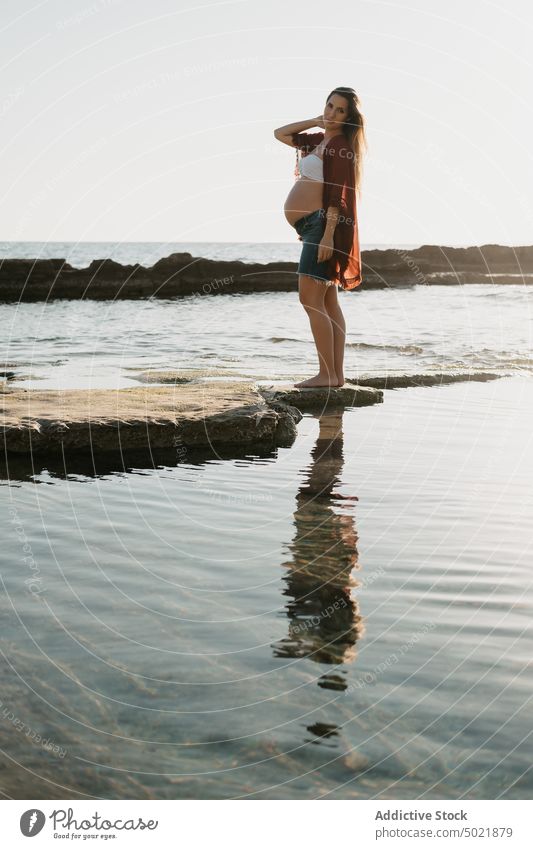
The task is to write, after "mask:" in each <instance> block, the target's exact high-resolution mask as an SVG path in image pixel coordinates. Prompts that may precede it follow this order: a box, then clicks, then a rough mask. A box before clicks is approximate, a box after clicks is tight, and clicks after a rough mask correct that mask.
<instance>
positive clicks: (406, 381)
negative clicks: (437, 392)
mask: <svg viewBox="0 0 533 849" xmlns="http://www.w3.org/2000/svg"><path fill="white" fill-rule="evenodd" d="M500 377H502V375H501V374H495V373H494V372H487V371H478V372H474V371H465V372H442V373H439V374H399V373H397V374H392V373H389V374H387V375H384V376H379V377H378V376H376V377H358V378H357V380H352V379H351V378H347V379H346V380H347V383H350V384H353V385H354V386H374V387H377V388H379V389H407V388H408V387H411V386H441V385H444V384H448V383H461V382H463V381H486V380H497V379H498V378H500Z"/></svg>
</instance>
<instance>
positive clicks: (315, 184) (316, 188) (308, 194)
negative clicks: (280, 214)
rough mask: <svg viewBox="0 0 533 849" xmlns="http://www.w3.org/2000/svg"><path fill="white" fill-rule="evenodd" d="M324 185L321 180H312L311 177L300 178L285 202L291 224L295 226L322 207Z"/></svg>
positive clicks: (285, 210) (287, 217)
mask: <svg viewBox="0 0 533 849" xmlns="http://www.w3.org/2000/svg"><path fill="white" fill-rule="evenodd" d="M323 189H324V183H322V182H321V181H320V180H311V179H309V177H299V178H298V179H297V180H296V182H295V184H294V186H293V187H292V189H291V190H290V192H289V194H288V195H287V200H286V201H285V206H284V207H283V210H284V212H285V218H286V219H287V221H288V222H289V224H291V225H293V226H294V224H295V223H296V221H298V219H299V218H302V217H303V216H304V215H308V214H309V213H310V212H314V211H315V209H321V207H322V192H323Z"/></svg>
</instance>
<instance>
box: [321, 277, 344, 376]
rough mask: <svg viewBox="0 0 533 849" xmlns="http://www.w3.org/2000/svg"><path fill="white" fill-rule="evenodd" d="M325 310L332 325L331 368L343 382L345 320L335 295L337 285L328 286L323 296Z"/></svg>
mask: <svg viewBox="0 0 533 849" xmlns="http://www.w3.org/2000/svg"><path fill="white" fill-rule="evenodd" d="M324 306H325V308H326V312H327V314H328V315H329V317H330V319H331V324H332V327H333V356H334V360H333V368H334V371H335V374H336V375H337V378H338V380H337V383H338V385H339V386H342V385H343V383H344V346H345V344H346V322H345V320H344V314H343V312H342V310H341V305H340V304H339V299H338V297H337V286H336V285H335V286H328V287H327V289H326V296H325V298H324Z"/></svg>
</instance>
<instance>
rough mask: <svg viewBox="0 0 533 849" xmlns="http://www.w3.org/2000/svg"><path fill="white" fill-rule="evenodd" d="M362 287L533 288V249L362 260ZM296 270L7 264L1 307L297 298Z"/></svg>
mask: <svg viewBox="0 0 533 849" xmlns="http://www.w3.org/2000/svg"><path fill="white" fill-rule="evenodd" d="M362 262H363V283H362V285H361V286H359V287H358V288H357V289H354V290H353V292H360V291H362V290H364V289H384V288H387V287H394V288H398V287H403V286H415V285H443V284H446V285H457V284H462V283H526V284H532V283H533V246H526V247H507V246H505V245H481V246H480V247H469V248H451V247H440V246H438V245H423V246H422V247H420V248H416V249H414V250H409V249H403V248H388V249H386V250H372V251H363V252H362ZM296 268H297V264H296V263H295V262H269V263H246V262H242V261H240V260H211V259H204V258H202V257H193V256H192V254H190V253H174V254H171V255H170V256H168V257H166V258H165V259H160V260H159V261H158V262H156V263H155V265H152V266H150V267H148V268H145V266H143V265H139V264H135V265H121V264H120V263H119V262H115V261H114V260H111V259H102V260H96V259H95V260H93V261H92V262H91V264H90V265H89V266H88V267H87V268H73V267H72V266H71V265H69V263H67V262H66V261H65V260H64V259H4V260H3V261H2V262H1V263H0V301H4V302H6V301H17V302H18V301H43V300H50V299H53V298H72V299H80V298H89V299H94V300H115V299H118V298H122V299H131V298H147V297H153V298H169V297H175V296H179V295H197V296H198V297H204V296H206V295H222V294H229V293H231V294H234V293H246V292H290V291H295V290H296V288H297V272H296Z"/></svg>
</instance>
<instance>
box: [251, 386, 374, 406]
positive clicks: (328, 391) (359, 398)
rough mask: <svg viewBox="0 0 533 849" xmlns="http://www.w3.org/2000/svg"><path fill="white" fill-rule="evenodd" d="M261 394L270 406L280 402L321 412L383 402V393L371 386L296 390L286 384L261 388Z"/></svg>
mask: <svg viewBox="0 0 533 849" xmlns="http://www.w3.org/2000/svg"><path fill="white" fill-rule="evenodd" d="M260 390H261V394H262V395H263V397H264V398H265V400H266V401H267V403H269V404H271V403H273V402H281V403H283V404H288V405H289V406H293V407H296V408H297V409H298V410H323V409H330V408H332V407H337V408H338V407H366V406H369V405H370V404H379V403H381V402H382V401H383V392H382V391H381V389H379V388H375V387H373V386H360V385H358V384H354V385H352V384H350V385H348V386H346V385H344V386H328V387H313V388H305V389H297V388H296V387H294V386H292V385H289V384H287V385H286V386H284V385H276V386H261V387H260Z"/></svg>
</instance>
